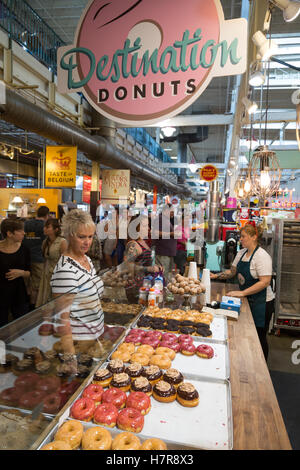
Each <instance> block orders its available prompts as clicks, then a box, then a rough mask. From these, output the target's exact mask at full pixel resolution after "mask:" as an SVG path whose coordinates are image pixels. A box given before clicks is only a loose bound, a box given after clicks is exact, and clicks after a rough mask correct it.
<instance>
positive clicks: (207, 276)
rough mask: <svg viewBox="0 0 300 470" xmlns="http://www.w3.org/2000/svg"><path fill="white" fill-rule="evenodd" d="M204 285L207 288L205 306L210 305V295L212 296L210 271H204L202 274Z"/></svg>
mask: <svg viewBox="0 0 300 470" xmlns="http://www.w3.org/2000/svg"><path fill="white" fill-rule="evenodd" d="M201 282H202V284H204V286H205V289H206V291H205V294H204V296H205V305H207V304H210V300H211V299H210V294H211V286H210V270H209V269H203V273H202V279H201Z"/></svg>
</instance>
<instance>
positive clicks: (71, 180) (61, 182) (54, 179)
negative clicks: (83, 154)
mask: <svg viewBox="0 0 300 470" xmlns="http://www.w3.org/2000/svg"><path fill="white" fill-rule="evenodd" d="M76 163H77V147H62V146H47V148H46V171H45V186H46V187H48V188H75V187H76Z"/></svg>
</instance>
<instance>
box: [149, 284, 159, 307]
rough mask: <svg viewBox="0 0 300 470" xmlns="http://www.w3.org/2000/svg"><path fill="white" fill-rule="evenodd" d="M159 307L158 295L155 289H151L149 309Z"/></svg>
mask: <svg viewBox="0 0 300 470" xmlns="http://www.w3.org/2000/svg"><path fill="white" fill-rule="evenodd" d="M156 305H157V293H156V292H155V289H153V288H151V289H149V294H148V307H156Z"/></svg>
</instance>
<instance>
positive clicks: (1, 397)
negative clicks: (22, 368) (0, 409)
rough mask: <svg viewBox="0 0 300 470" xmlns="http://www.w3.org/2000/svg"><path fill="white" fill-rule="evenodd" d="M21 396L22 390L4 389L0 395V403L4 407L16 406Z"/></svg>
mask: <svg viewBox="0 0 300 470" xmlns="http://www.w3.org/2000/svg"><path fill="white" fill-rule="evenodd" d="M22 394H23V390H22V388H17V387H10V388H6V389H5V390H3V391H2V392H1V393H0V403H2V404H3V405H6V406H18V403H19V400H20V397H21V395H22Z"/></svg>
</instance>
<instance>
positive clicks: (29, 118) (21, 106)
mask: <svg viewBox="0 0 300 470" xmlns="http://www.w3.org/2000/svg"><path fill="white" fill-rule="evenodd" d="M5 94H6V97H5V104H0V113H1V118H2V119H3V120H5V121H8V122H10V123H12V124H14V125H15V126H18V127H20V128H22V129H26V130H30V131H32V132H35V133H36V134H39V135H41V136H43V137H45V138H47V139H50V140H53V141H55V142H58V143H61V144H63V145H72V146H77V147H78V149H79V150H80V151H81V152H83V153H85V154H86V156H87V158H89V159H90V160H93V161H98V162H99V163H101V164H102V165H105V166H108V167H110V168H118V169H130V170H131V171H132V172H133V173H134V174H135V175H137V176H139V177H140V178H142V179H144V180H146V181H149V182H151V183H153V184H155V185H158V186H162V187H166V188H167V189H168V190H169V191H171V192H173V193H174V194H178V193H181V194H183V195H185V196H192V191H190V190H189V189H180V188H178V186H177V185H176V184H174V183H172V182H170V181H168V180H166V179H165V178H163V177H162V176H161V175H159V174H158V173H156V172H155V171H154V170H153V169H151V168H147V167H146V166H143V164H142V163H141V162H139V161H138V160H135V159H134V158H132V157H131V156H130V155H128V154H126V153H125V152H122V151H120V150H118V149H117V148H116V147H114V146H113V145H112V144H111V143H110V142H109V141H108V140H107V139H105V138H104V137H101V136H91V135H90V134H89V133H88V132H86V131H85V130H83V129H81V128H79V127H76V126H75V125H74V124H72V123H70V122H69V121H64V120H63V119H61V118H59V117H58V116H55V115H54V114H52V113H50V112H49V111H46V110H43V109H41V108H40V107H39V106H37V105H35V104H33V103H31V102H30V101H28V100H26V99H25V98H23V97H22V96H21V95H19V94H17V93H15V92H13V91H12V90H10V89H9V88H7V87H6V93H5Z"/></svg>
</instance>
